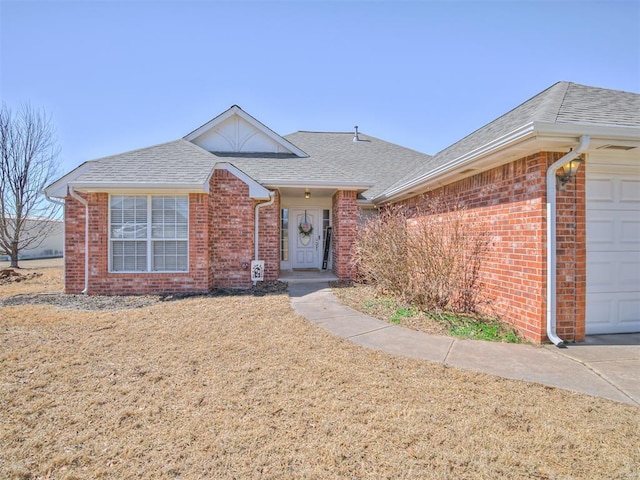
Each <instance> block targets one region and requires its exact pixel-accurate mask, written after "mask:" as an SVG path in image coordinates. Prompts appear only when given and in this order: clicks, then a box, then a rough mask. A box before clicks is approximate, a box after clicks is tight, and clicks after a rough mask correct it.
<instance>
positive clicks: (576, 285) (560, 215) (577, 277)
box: [549, 156, 587, 342]
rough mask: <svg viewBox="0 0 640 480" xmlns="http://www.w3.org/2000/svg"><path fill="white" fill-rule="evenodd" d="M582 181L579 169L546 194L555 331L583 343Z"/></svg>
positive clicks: (583, 209) (585, 249) (584, 256)
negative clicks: (551, 228) (552, 227)
mask: <svg viewBox="0 0 640 480" xmlns="http://www.w3.org/2000/svg"><path fill="white" fill-rule="evenodd" d="M558 158H559V156H558ZM554 159H555V158H554ZM585 182H586V179H585V168H584V166H582V167H581V168H580V169H579V170H578V175H577V176H576V178H574V179H573V180H572V181H570V182H568V183H567V184H566V186H565V190H563V191H559V192H557V193H556V192H549V193H550V194H551V195H553V194H554V193H555V194H556V265H557V270H556V331H557V333H558V336H559V337H560V338H562V339H563V340H567V341H575V342H582V341H584V337H585V323H586V310H587V308H586V302H587V298H586V290H587V267H586V264H587V248H586V240H587V235H586V193H585Z"/></svg>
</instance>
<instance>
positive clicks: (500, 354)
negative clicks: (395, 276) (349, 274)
mask: <svg viewBox="0 0 640 480" xmlns="http://www.w3.org/2000/svg"><path fill="white" fill-rule="evenodd" d="M289 295H290V297H291V305H292V306H293V308H294V310H295V311H296V312H297V313H298V314H300V315H302V316H304V317H306V318H307V319H309V320H310V321H311V322H313V323H315V324H317V325H318V326H320V327H322V328H324V329H326V330H328V331H329V332H331V333H333V334H335V335H338V336H340V337H343V338H346V339H348V340H350V341H351V342H353V343H356V344H358V345H361V346H363V347H366V348H372V349H376V350H381V351H384V352H387V353H390V354H392V355H399V356H404V357H409V358H416V359H421V360H429V361H433V362H440V363H443V364H445V365H450V366H453V367H458V368H463V369H467V370H474V371H479V372H484V373H489V374H492V375H498V376H501V377H505V378H512V379H516V380H524V381H527V382H537V383H541V384H544V385H549V386H552V387H558V388H563V389H566V390H571V391H574V392H580V393H586V394H589V395H596V396H599V397H604V398H608V399H611V400H616V401H618V402H624V403H628V404H631V405H636V406H640V334H630V335H603V336H597V337H588V341H587V342H585V343H584V344H572V345H569V346H568V348H564V349H560V348H557V347H555V346H553V345H551V346H544V347H537V346H532V345H514V344H507V343H493V342H483V341H478V340H459V339H455V338H451V337H441V336H434V335H427V334H425V333H422V332H418V331H415V330H410V329H407V328H404V327H400V326H397V325H391V324H389V323H387V322H383V321H382V320H378V319H376V318H373V317H369V316H367V315H364V314H362V313H359V312H356V311H354V310H352V309H350V308H348V307H345V306H344V305H342V304H341V303H340V302H339V301H338V299H337V298H336V297H335V296H334V295H333V293H331V288H329V285H328V283H326V282H320V283H290V284H289Z"/></svg>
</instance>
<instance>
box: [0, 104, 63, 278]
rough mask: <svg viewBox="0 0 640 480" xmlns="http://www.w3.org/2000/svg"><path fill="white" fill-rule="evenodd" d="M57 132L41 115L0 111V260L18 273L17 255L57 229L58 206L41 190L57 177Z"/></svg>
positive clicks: (26, 108)
mask: <svg viewBox="0 0 640 480" xmlns="http://www.w3.org/2000/svg"><path fill="white" fill-rule="evenodd" d="M58 154H59V149H58V147H57V145H56V136H55V129H54V128H53V125H52V123H51V117H49V116H47V115H46V114H45V112H44V111H41V110H34V109H33V108H32V107H31V106H29V105H24V106H22V107H21V109H20V110H19V111H18V112H17V113H16V114H15V115H14V114H13V112H12V111H11V110H10V109H9V108H8V107H7V106H6V105H4V104H3V105H2V109H0V254H4V255H9V257H10V258H11V266H12V267H14V268H18V254H19V253H20V251H22V250H24V249H26V248H36V247H38V246H39V245H40V244H41V243H42V241H43V240H44V239H45V237H46V236H47V234H48V233H49V232H50V230H51V229H52V228H53V227H54V226H55V222H52V221H51V220H52V219H54V218H55V217H56V216H57V214H58V212H59V208H60V206H59V205H57V204H54V203H50V202H48V201H46V199H45V197H44V195H43V194H42V189H43V188H44V187H45V186H46V185H47V184H49V183H50V182H51V181H52V180H53V179H54V177H55V176H56V174H57V172H58V163H57V157H58Z"/></svg>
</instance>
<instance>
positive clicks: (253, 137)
mask: <svg viewBox="0 0 640 480" xmlns="http://www.w3.org/2000/svg"><path fill="white" fill-rule="evenodd" d="M184 138H185V140H188V141H190V142H193V143H195V144H196V145H198V146H199V147H201V148H204V149H205V150H207V151H209V152H226V153H280V154H290V155H295V156H297V157H308V156H309V155H307V154H306V153H305V152H303V151H302V150H300V149H299V148H298V147H296V146H295V145H294V144H292V143H291V142H289V141H288V140H285V139H284V138H282V137H281V136H280V135H278V134H277V133H275V132H274V131H273V130H271V129H270V128H268V127H267V126H265V125H264V124H262V123H261V122H259V121H258V120H256V119H255V118H253V117H252V116H251V115H249V114H248V113H247V112H245V111H244V110H242V109H241V108H240V107H239V106H237V105H233V106H232V107H231V108H230V109H229V110H227V111H226V112H224V113H222V114H220V115H218V116H217V117H215V118H214V119H213V120H210V121H209V122H207V123H205V124H204V125H203V126H201V127H200V128H198V129H196V130H194V131H193V132H191V133H190V134H188V135H187V136H185V137H184Z"/></svg>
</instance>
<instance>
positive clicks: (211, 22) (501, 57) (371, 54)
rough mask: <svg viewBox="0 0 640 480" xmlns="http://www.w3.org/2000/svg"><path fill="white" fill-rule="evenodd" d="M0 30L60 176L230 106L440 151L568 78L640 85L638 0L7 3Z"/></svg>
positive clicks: (273, 119) (20, 94) (10, 84)
mask: <svg viewBox="0 0 640 480" xmlns="http://www.w3.org/2000/svg"><path fill="white" fill-rule="evenodd" d="M0 31H1V33H0V41H1V43H0V69H1V73H0V96H1V98H2V101H3V102H4V103H6V104H7V105H8V106H9V107H11V108H13V109H16V108H17V107H18V106H19V105H20V104H22V103H25V102H29V103H31V105H32V106H34V107H41V108H44V109H45V110H46V111H47V112H48V113H50V114H51V115H52V117H53V123H54V125H55V126H56V129H57V133H58V143H59V145H60V147H61V150H62V151H61V155H60V161H61V170H62V171H63V172H67V171H69V170H71V169H72V168H74V167H75V166H77V165H79V164H80V163H82V162H83V161H85V160H90V159H93V158H98V157H101V156H105V155H111V154H115V153H120V152H124V151H127V150H132V149H135V148H140V147H146V146H150V145H154V144H157V143H163V142H166V141H170V140H175V139H177V138H180V137H182V136H184V135H186V134H187V133H189V132H190V131H191V130H193V129H195V128H197V127H199V126H200V125H202V124H203V123H205V122H207V121H208V120H210V119H211V118H213V117H215V116H216V115H218V114H219V113H221V112H222V111H224V110H226V109H227V108H229V107H230V106H231V105H233V104H238V105H240V106H241V107H242V108H243V109H244V110H245V111H247V112H248V113H250V114H251V115H253V116H254V117H256V118H257V119H258V120H260V121H261V122H263V123H265V124H266V125H267V126H268V127H270V128H272V129H273V130H275V131H276V132H277V133H279V134H281V135H285V134H287V133H291V132H294V131H297V130H312V131H352V129H353V126H354V125H358V126H359V127H360V131H362V132H364V133H367V134H369V135H373V136H376V137H379V138H382V139H384V140H387V141H391V142H394V143H398V144H400V145H404V146H406V147H409V148H413V149H416V150H419V151H423V152H426V153H430V154H435V153H437V152H438V151H439V150H442V149H443V148H445V147H446V146H448V145H450V144H451V143H453V142H455V141H456V140H459V139H460V138H462V137H464V136H465V135H467V134H469V133H471V132H472V131H474V130H475V129H477V128H479V127H481V126H482V125H484V124H486V123H488V122H489V121H491V120H493V119H495V118H496V117H498V116H500V115H502V114H503V113H506V112H507V111H509V110H511V109H512V108H514V107H516V106H517V105H519V104H521V103H522V102H524V101H526V100H527V99H529V98H530V97H532V96H534V95H536V94H537V93H539V92H541V91H542V90H544V89H546V88H547V87H549V86H551V85H552V84H554V83H555V82H557V81H561V80H566V81H572V82H576V83H581V84H585V85H591V86H597V87H605V88H612V89H618V90H626V91H633V92H639V91H640V1H638V0H636V1H623V0H608V1H600V2H589V1H574V0H556V1H543V0H539V1H515V0H514V1H484V0H475V1H414V2H409V1H370V2H359V1H317V2H316V1H282V2H271V1H257V2H245V1H235V2H222V1H162V0H160V1H158V0H156V1H151V0H149V1H144V0H140V1H126V0H114V1H91V0H86V1H55V0H52V1H46V2H36V1H28V0H27V1H24V0H23V1H11V0H0Z"/></svg>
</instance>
